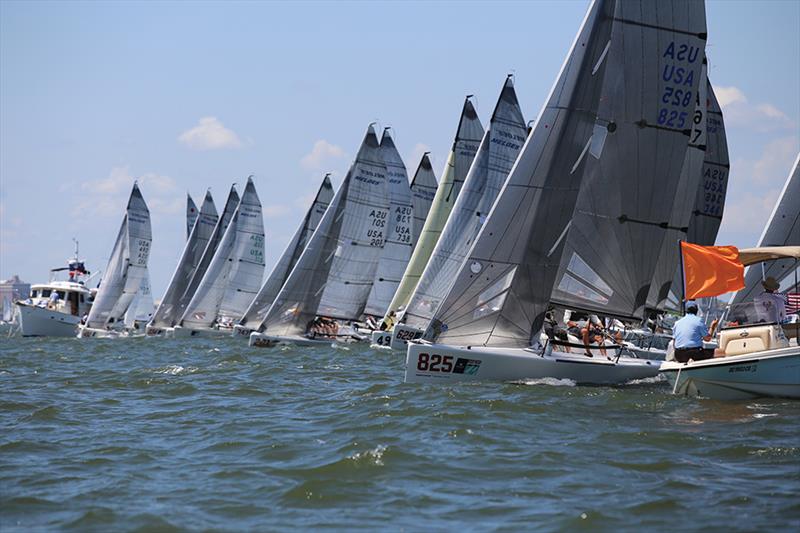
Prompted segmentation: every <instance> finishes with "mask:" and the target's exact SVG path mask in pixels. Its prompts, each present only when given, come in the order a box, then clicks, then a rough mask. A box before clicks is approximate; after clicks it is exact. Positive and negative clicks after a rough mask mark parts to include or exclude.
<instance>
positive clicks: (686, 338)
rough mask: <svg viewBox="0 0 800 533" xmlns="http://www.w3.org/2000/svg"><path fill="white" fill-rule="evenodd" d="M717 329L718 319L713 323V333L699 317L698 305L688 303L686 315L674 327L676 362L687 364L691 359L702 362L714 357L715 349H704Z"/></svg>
mask: <svg viewBox="0 0 800 533" xmlns="http://www.w3.org/2000/svg"><path fill="white" fill-rule="evenodd" d="M716 329H717V319H714V321H713V322H712V323H711V331H709V330H708V328H706V324H705V322H703V320H702V319H701V318H700V317H699V316H697V304H696V303H695V302H687V304H686V315H685V316H684V317H683V318H681V319H680V320H678V321H677V322H675V325H674V326H672V334H673V337H674V339H675V360H676V361H678V362H679V363H686V362H688V361H689V360H690V359H691V360H694V361H702V360H703V359H711V358H712V357H714V349H713V348H703V341H710V340H711V337H712V336H713V335H714V330H716Z"/></svg>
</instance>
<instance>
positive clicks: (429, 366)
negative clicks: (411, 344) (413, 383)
mask: <svg viewBox="0 0 800 533" xmlns="http://www.w3.org/2000/svg"><path fill="white" fill-rule="evenodd" d="M417 370H422V371H425V372H452V371H453V356H452V355H439V354H438V353H434V354H428V353H421V354H419V357H418V358H417Z"/></svg>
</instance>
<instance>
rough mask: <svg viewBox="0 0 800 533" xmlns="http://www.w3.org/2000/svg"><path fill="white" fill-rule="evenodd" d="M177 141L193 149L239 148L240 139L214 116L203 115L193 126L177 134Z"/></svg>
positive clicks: (240, 144)
mask: <svg viewBox="0 0 800 533" xmlns="http://www.w3.org/2000/svg"><path fill="white" fill-rule="evenodd" d="M178 141H179V142H181V143H182V144H184V145H186V146H188V147H189V148H192V149H194V150H220V149H225V148H240V147H241V146H242V141H240V140H239V136H238V135H236V133H234V132H233V131H232V130H229V129H228V128H226V127H225V126H223V125H222V122H220V121H219V120H218V119H217V118H216V117H203V118H201V119H200V121H199V122H198V123H197V126H195V127H194V128H191V129H188V130H186V131H184V132H183V133H181V134H180V135H179V136H178Z"/></svg>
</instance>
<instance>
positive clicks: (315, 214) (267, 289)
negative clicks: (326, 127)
mask: <svg viewBox="0 0 800 533" xmlns="http://www.w3.org/2000/svg"><path fill="white" fill-rule="evenodd" d="M329 176H330V174H325V178H323V180H322V184H321V185H320V187H319V190H318V191H317V195H316V197H315V198H314V201H313V202H312V203H311V206H310V207H309V208H308V212H307V213H306V216H305V217H304V218H303V222H302V223H301V224H300V227H299V228H297V231H296V232H295V234H294V236H293V237H292V240H291V241H289V244H288V246H286V249H285V250H284V251H283V254H282V255H281V257H280V259H279V260H278V262H277V264H276V265H275V268H273V269H272V272H271V273H270V275H269V277H268V278H267V280H266V281H265V282H264V284H263V285H262V286H261V290H259V291H258V294H257V295H256V297H255V299H254V300H253V302H252V303H251V304H250V306H249V307H248V308H247V311H246V312H245V314H244V316H243V317H242V318H241V320H240V321H239V323H240V324H241V325H243V326H244V327H245V328H247V329H250V330H255V329H258V327H259V325H260V324H261V322H262V321H263V320H264V317H265V316H266V314H267V310H269V306H270V305H272V302H273V301H275V297H276V296H277V295H278V292H279V291H280V290H281V287H283V284H284V283H285V282H286V279H287V278H288V277H289V274H290V273H291V271H292V269H293V268H294V266H295V264H296V263H297V261H298V259H300V255H301V254H302V253H303V250H305V247H306V244H308V241H309V239H310V238H311V235H312V234H313V233H314V230H316V229H317V226H318V225H319V222H320V220H322V216H323V215H324V214H325V211H326V210H327V209H328V205H329V204H330V203H331V200H332V199H333V185H331V180H330V177H329Z"/></svg>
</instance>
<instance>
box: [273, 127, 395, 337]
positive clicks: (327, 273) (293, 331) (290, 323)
mask: <svg viewBox="0 0 800 533" xmlns="http://www.w3.org/2000/svg"><path fill="white" fill-rule="evenodd" d="M378 149H379V144H378V137H377V136H376V134H375V130H374V129H373V128H372V126H370V127H369V129H368V130H367V134H366V135H365V137H364V141H363V142H362V143H361V148H360V149H359V151H358V155H357V156H356V160H355V161H354V162H353V165H352V166H351V167H350V170H349V171H348V172H347V175H346V176H345V178H344V181H343V182H342V186H341V187H340V188H339V190H338V191H337V192H336V195H335V196H334V197H333V201H332V202H331V205H330V207H328V210H327V211H325V215H324V216H323V217H322V220H321V221H320V223H319V226H317V230H316V231H315V232H314V235H312V236H311V240H309V242H308V246H306V249H305V250H303V254H302V255H301V256H300V259H299V260H298V261H297V264H296V265H295V267H294V269H293V270H292V272H291V274H289V277H288V279H287V280H286V283H285V284H284V286H283V287H282V288H281V290H280V292H279V293H278V296H277V297H276V298H275V302H274V303H273V304H272V306H271V307H270V308H269V311H267V315H266V317H265V318H264V321H263V322H262V324H261V327H260V328H259V329H260V330H261V331H264V332H266V333H269V334H270V335H303V334H304V333H305V331H306V324H307V323H308V322H309V321H310V320H313V319H314V318H315V317H316V316H318V315H324V316H329V317H332V318H338V319H343V320H353V319H357V318H359V317H360V316H361V313H362V311H363V309H364V305H365V304H366V301H367V296H368V295H369V291H370V288H371V287H372V281H373V278H374V276H375V269H376V267H377V265H378V260H379V258H380V252H381V251H382V247H383V239H384V231H385V229H386V219H387V217H388V210H389V201H388V194H387V192H386V176H385V174H386V167H385V166H384V164H383V160H382V159H381V157H380V154H379V152H378Z"/></svg>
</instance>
